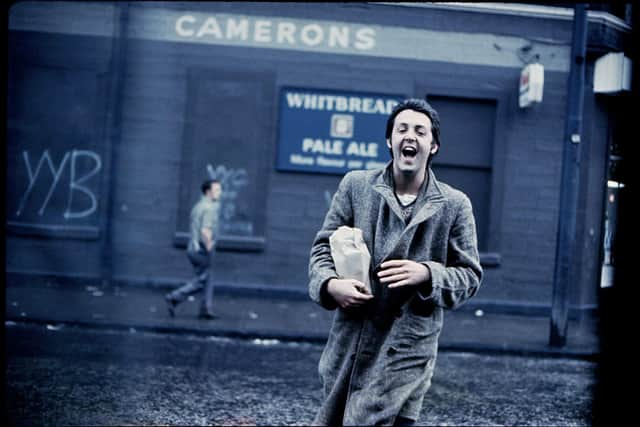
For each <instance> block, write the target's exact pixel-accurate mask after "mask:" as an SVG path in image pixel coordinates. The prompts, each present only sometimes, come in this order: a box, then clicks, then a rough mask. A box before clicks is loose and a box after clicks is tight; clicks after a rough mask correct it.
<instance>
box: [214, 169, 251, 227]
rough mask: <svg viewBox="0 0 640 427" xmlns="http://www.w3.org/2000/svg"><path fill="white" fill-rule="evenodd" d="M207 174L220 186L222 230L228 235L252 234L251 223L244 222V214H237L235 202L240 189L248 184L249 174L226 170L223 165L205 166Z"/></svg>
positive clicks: (238, 170)
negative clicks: (218, 182)
mask: <svg viewBox="0 0 640 427" xmlns="http://www.w3.org/2000/svg"><path fill="white" fill-rule="evenodd" d="M207 174H208V175H209V178H211V179H217V180H218V181H220V183H221V184H222V196H221V197H220V205H221V211H220V219H221V220H222V228H223V230H224V231H225V232H228V233H230V234H245V235H250V234H253V223H252V222H251V221H247V220H246V215H247V214H246V213H241V212H238V209H237V207H236V202H237V199H238V195H239V194H240V193H241V192H242V188H243V187H245V186H247V185H248V184H249V174H248V173H247V170H246V169H244V168H237V169H234V168H228V167H227V166H225V165H217V166H216V167H213V166H212V165H211V164H208V165H207Z"/></svg>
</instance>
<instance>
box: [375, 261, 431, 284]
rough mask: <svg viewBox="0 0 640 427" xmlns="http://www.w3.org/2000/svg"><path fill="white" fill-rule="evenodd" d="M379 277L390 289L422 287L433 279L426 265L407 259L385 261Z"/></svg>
mask: <svg viewBox="0 0 640 427" xmlns="http://www.w3.org/2000/svg"><path fill="white" fill-rule="evenodd" d="M378 277H379V278H380V282H381V283H385V284H387V285H388V287H389V288H399V287H400V286H416V285H420V284H422V283H424V282H426V281H428V280H429V279H430V278H431V272H430V271H429V269H428V268H427V266H425V265H424V264H420V263H417V262H415V261H409V260H406V259H394V260H390V261H385V262H383V263H382V265H381V266H380V271H379V272H378Z"/></svg>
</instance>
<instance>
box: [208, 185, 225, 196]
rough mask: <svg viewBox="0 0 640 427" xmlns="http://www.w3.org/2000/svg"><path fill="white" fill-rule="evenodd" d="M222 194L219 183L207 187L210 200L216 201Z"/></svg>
mask: <svg viewBox="0 0 640 427" xmlns="http://www.w3.org/2000/svg"><path fill="white" fill-rule="evenodd" d="M221 194H222V185H220V183H219V182H214V183H213V184H211V187H209V197H210V198H211V200H218V199H219V198H220V195H221Z"/></svg>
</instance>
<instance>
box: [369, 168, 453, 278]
mask: <svg viewBox="0 0 640 427" xmlns="http://www.w3.org/2000/svg"><path fill="white" fill-rule="evenodd" d="M391 173H392V172H391V163H389V164H388V165H387V167H386V168H385V171H384V173H382V174H380V175H379V176H378V178H377V179H376V181H375V182H374V184H373V189H374V190H375V191H376V192H377V193H379V194H380V195H381V196H382V198H383V199H384V201H385V202H386V204H387V205H388V206H389V208H390V209H391V211H393V213H394V214H395V215H396V216H397V217H398V220H399V221H400V222H399V223H400V224H404V219H403V216H402V208H401V207H400V204H399V203H398V199H397V198H396V196H395V194H394V190H393V178H392V176H391ZM428 176H429V179H428V181H427V182H426V184H425V185H423V186H422V189H421V190H420V193H419V194H418V199H417V200H416V207H418V210H417V211H416V212H414V214H413V217H412V218H411V221H410V222H409V224H408V225H407V226H405V227H404V229H403V230H402V232H401V233H400V237H399V238H398V239H397V241H395V242H385V244H384V246H385V247H386V248H387V250H386V251H385V253H384V256H382V257H381V258H378V257H377V256H376V257H375V258H377V259H378V260H380V261H379V262H380V263H382V262H383V261H384V260H386V259H388V257H389V256H391V255H392V254H396V253H400V252H402V253H404V252H406V251H405V250H404V249H403V248H402V247H401V246H406V247H408V246H409V245H410V243H411V241H412V240H413V234H414V233H415V229H416V227H417V226H418V225H419V224H420V223H422V222H424V221H426V220H428V219H429V218H431V217H432V216H433V215H434V214H435V213H437V212H438V211H439V210H440V209H441V208H442V207H443V206H444V201H445V197H444V195H443V194H442V191H441V190H440V186H439V185H438V181H437V180H436V177H435V174H434V173H433V171H432V170H431V168H429V170H428ZM381 208H382V205H381ZM378 232H379V231H378ZM376 234H378V233H376ZM385 234H386V233H385ZM377 237H380V236H377ZM376 240H378V239H376ZM389 243H391V244H389ZM376 268H377V265H376Z"/></svg>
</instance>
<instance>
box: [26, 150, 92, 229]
mask: <svg viewBox="0 0 640 427" xmlns="http://www.w3.org/2000/svg"><path fill="white" fill-rule="evenodd" d="M22 158H23V160H24V165H25V168H26V170H27V177H28V181H29V182H28V185H27V188H26V190H25V191H24V193H23V194H22V198H21V199H20V204H19V206H18V210H17V211H16V216H18V217H19V216H21V215H22V214H24V213H25V208H26V207H27V201H28V200H29V196H31V194H32V193H33V190H34V188H35V187H36V184H38V185H43V183H44V185H48V192H47V194H46V196H45V197H44V199H43V200H42V202H41V203H39V206H40V208H39V209H38V211H37V213H38V215H39V216H42V215H43V214H44V212H45V211H46V209H47V207H48V206H49V204H50V202H51V198H52V196H53V194H54V192H55V190H56V188H58V186H59V185H60V182H61V178H62V175H63V172H64V171H65V168H66V166H67V165H69V182H68V183H65V184H66V185H67V187H66V188H65V190H66V194H67V203H66V208H65V210H64V212H63V213H62V216H63V217H64V218H65V219H67V220H70V219H76V218H85V217H87V216H89V215H91V214H93V213H94V212H95V211H96V209H97V207H98V200H97V198H96V195H95V194H94V192H93V191H92V190H91V189H90V188H89V187H87V185H86V183H87V181H88V180H89V179H90V178H91V177H93V176H94V175H96V174H97V173H98V172H100V170H101V169H102V160H101V159H100V156H99V155H98V154H96V153H95V152H93V151H88V150H71V151H67V152H66V153H65V154H64V157H63V158H62V160H61V161H60V164H59V165H58V166H56V165H55V162H54V161H53V159H52V158H51V155H50V154H49V150H45V151H44V152H43V153H42V155H41V156H40V160H38V163H37V165H36V166H35V168H34V167H33V163H32V160H31V157H30V155H29V152H28V151H23V152H22ZM80 159H87V160H88V161H89V163H90V164H91V166H90V167H89V168H88V170H85V169H86V165H87V162H86V161H85V162H82V165H84V166H85V167H80ZM47 170H48V173H47ZM78 193H82V194H83V195H84V198H85V199H88V201H89V207H87V208H86V209H83V210H74V200H76V205H78V204H79V203H77V199H78ZM38 202H39V201H35V203H38ZM81 204H82V205H83V206H86V202H84V203H81ZM76 207H77V206H76Z"/></svg>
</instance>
